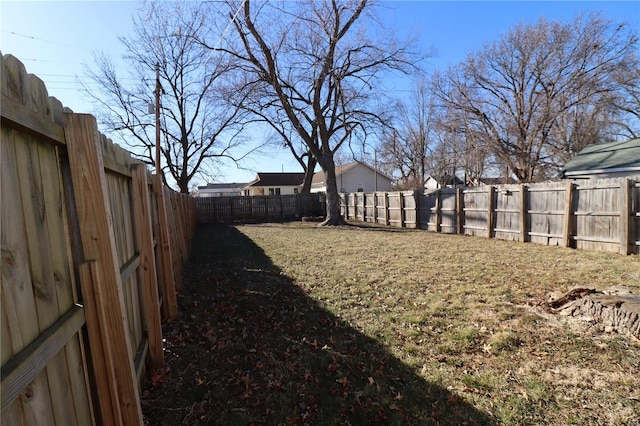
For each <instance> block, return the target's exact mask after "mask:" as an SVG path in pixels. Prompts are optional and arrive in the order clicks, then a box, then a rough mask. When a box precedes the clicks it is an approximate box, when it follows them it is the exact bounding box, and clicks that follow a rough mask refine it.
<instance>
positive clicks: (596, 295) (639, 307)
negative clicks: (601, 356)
mask: <svg viewBox="0 0 640 426" xmlns="http://www.w3.org/2000/svg"><path fill="white" fill-rule="evenodd" d="M543 308H544V309H545V310H546V311H547V312H552V313H563V314H568V315H570V316H574V317H575V316H588V317H589V318H591V319H593V321H595V322H597V323H600V324H603V325H604V326H605V327H610V328H611V329H613V330H615V331H617V332H618V333H622V334H630V335H632V336H634V337H635V338H637V339H640V296H638V295H635V294H632V293H631V291H629V290H627V289H620V288H612V289H609V290H605V291H602V292H601V291H596V290H594V289H588V288H575V289H572V290H570V291H569V292H568V293H566V294H565V295H564V296H562V297H560V298H559V299H557V300H553V301H550V302H546V303H544V304H543Z"/></svg>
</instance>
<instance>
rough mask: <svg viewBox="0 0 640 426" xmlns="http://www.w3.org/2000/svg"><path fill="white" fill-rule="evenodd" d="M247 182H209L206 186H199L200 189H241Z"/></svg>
mask: <svg viewBox="0 0 640 426" xmlns="http://www.w3.org/2000/svg"><path fill="white" fill-rule="evenodd" d="M246 185H247V183H246V182H245V183H236V182H232V183H208V184H206V185H204V186H198V189H240V188H244V187H245V186H246Z"/></svg>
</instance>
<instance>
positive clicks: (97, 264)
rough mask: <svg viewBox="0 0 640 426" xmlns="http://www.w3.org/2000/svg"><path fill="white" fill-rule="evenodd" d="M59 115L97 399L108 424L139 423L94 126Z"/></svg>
mask: <svg viewBox="0 0 640 426" xmlns="http://www.w3.org/2000/svg"><path fill="white" fill-rule="evenodd" d="M63 119H64V131H65V137H66V141H67V147H68V150H67V152H68V154H69V166H70V170H71V179H72V181H73V193H74V198H75V201H76V206H77V211H78V223H79V229H80V239H81V241H82V257H83V258H84V259H85V261H86V263H83V264H81V265H80V272H81V274H80V275H81V276H80V283H81V287H82V292H83V296H84V297H83V302H84V305H85V308H86V309H87V316H86V319H87V329H88V330H89V331H90V333H89V341H90V345H91V346H92V350H91V357H92V361H93V366H94V373H95V375H96V382H97V383H98V384H99V385H98V386H97V392H98V395H97V398H98V400H99V401H100V407H101V412H103V415H105V416H106V418H107V419H111V421H112V424H122V425H135V424H138V425H142V409H141V407H140V396H139V394H138V385H137V383H136V372H135V368H134V365H133V360H132V359H131V355H130V354H131V352H132V351H131V342H130V339H129V332H128V324H127V318H126V312H125V307H124V295H123V293H122V283H121V281H120V270H119V269H120V268H119V266H118V263H117V262H118V256H117V253H116V245H115V237H114V231H113V223H112V218H111V217H110V214H109V210H110V209H109V200H108V191H107V182H106V177H105V174H104V164H103V159H102V149H101V146H100V138H99V136H98V135H99V133H98V126H97V123H96V119H95V117H93V116H91V115H87V114H64V117H63ZM103 399H104V402H103ZM105 410H111V411H110V412H106V413H104V411H105Z"/></svg>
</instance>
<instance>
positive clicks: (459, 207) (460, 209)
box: [456, 187, 464, 235]
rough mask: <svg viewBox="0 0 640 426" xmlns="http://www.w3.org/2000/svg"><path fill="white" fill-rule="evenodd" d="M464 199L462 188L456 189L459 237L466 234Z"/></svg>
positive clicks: (457, 230)
mask: <svg viewBox="0 0 640 426" xmlns="http://www.w3.org/2000/svg"><path fill="white" fill-rule="evenodd" d="M463 203H464V199H463V197H462V188H460V187H457V188H456V216H457V223H456V232H457V233H458V234H459V235H462V234H464V222H463V221H464V206H463Z"/></svg>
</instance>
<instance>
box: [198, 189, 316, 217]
mask: <svg viewBox="0 0 640 426" xmlns="http://www.w3.org/2000/svg"><path fill="white" fill-rule="evenodd" d="M196 200H197V201H196V204H197V210H198V223H223V222H260V221H270V220H287V219H295V218H301V217H303V216H323V215H324V214H325V199H324V194H321V193H318V194H295V195H268V196H263V195H258V196H247V197H243V196H234V197H202V198H197V199H196Z"/></svg>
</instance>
